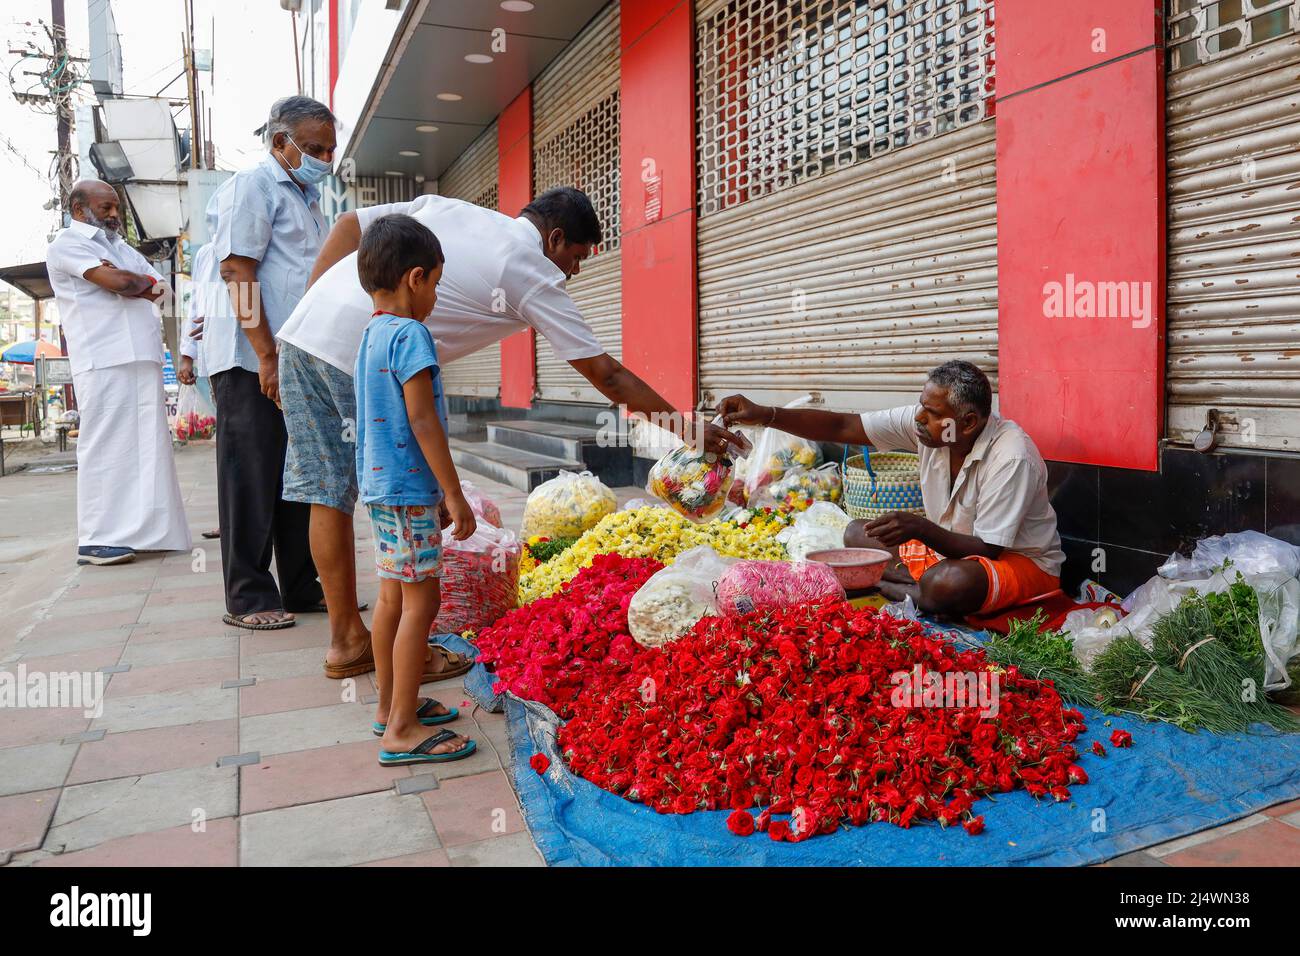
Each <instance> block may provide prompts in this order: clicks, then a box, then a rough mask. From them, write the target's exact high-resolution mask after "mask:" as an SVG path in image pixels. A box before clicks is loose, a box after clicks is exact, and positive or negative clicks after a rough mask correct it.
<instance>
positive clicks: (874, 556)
mask: <svg viewBox="0 0 1300 956" xmlns="http://www.w3.org/2000/svg"><path fill="white" fill-rule="evenodd" d="M807 557H808V560H809V561H818V562H820V563H822V564H825V565H827V566H828V567H830V569H831V570H832V571H834V572H835V577H836V579H837V580H838V581H839V582H840V586H841V587H843V588H844V590H846V591H860V590H862V589H863V588H870V587H875V585H876V584H878V583H879V582H880V579H881V578H882V577H883V576H884V574H885V568H886V567H887V566H888V565H889V559H890V557H891V555H890V553H889V552H888V551H879V550H877V549H876V548H828V549H827V550H825V551H810V552H808V555H807Z"/></svg>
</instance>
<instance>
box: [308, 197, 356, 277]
mask: <svg viewBox="0 0 1300 956" xmlns="http://www.w3.org/2000/svg"><path fill="white" fill-rule="evenodd" d="M360 246H361V223H360V221H359V220H358V219H357V214H356V213H355V212H345V213H343V215H341V216H339V218H338V220H337V221H336V222H335V223H334V228H333V229H331V230H330V234H329V235H328V236H326V237H325V243H324V244H323V245H322V246H321V247H320V252H319V253H318V254H317V256H316V265H314V266H312V270H311V276H310V277H309V278H308V279H307V288H309V289H310V288H311V287H312V286H313V285H314V284H315V283H316V280H317V279H319V278H320V277H321V276H323V275H324V274H325V273H326V272H327V271H329V268H330V266H332V265H334V263H336V262H338V261H339V260H341V259H346V258H347V257H348V256H350V255H352V253H354V252H356V251H357V249H358V248H360Z"/></svg>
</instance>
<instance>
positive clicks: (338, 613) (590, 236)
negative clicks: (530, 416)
mask: <svg viewBox="0 0 1300 956" xmlns="http://www.w3.org/2000/svg"><path fill="white" fill-rule="evenodd" d="M390 213H405V214H406V215H409V216H413V217H414V218H415V219H416V220H417V221H419V222H420V223H422V224H423V225H425V226H427V227H428V228H429V230H430V231H432V232H433V234H434V235H436V236H437V237H438V241H439V242H440V243H441V244H442V249H443V252H444V253H445V254H446V259H447V261H446V264H445V265H444V266H443V272H442V279H441V281H440V282H439V283H438V302H437V304H436V305H435V306H434V310H433V312H432V314H431V315H430V316H429V318H428V319H427V320H425V323H424V324H425V327H426V328H427V329H428V330H429V331H430V332H431V333H432V334H433V337H434V339H435V341H436V342H437V346H438V357H439V359H440V360H441V361H442V362H443V363H447V362H454V361H456V360H457V359H459V358H463V357H464V356H466V355H469V354H471V353H473V352H477V351H478V350H479V349H482V348H485V347H487V346H489V345H491V344H492V343H494V342H499V341H500V340H501V339H503V338H505V337H506V336H508V335H511V334H513V333H515V332H519V331H522V330H525V329H535V330H536V331H538V332H540V333H541V334H542V335H543V336H545V337H546V339H547V341H549V342H550V343H551V347H552V348H553V349H554V351H555V354H556V355H557V356H559V357H560V358H562V359H565V360H567V361H568V362H569V364H570V365H572V366H573V368H574V369H575V370H577V371H578V372H580V373H581V374H582V375H583V376H584V377H585V378H586V379H587V380H588V381H589V382H591V383H592V384H593V385H594V386H596V388H597V389H599V390H600V392H601V394H603V395H604V396H605V397H606V398H608V399H609V400H610V401H611V402H613V403H615V404H620V405H622V406H624V407H625V408H627V409H628V410H629V411H631V412H638V413H642V414H644V415H647V416H652V415H665V414H669V415H671V417H670V418H669V419H668V420H669V421H672V422H675V423H676V424H677V426H678V430H679V433H681V434H683V437H686V436H687V435H689V434H691V433H693V432H694V429H693V428H691V427H690V426H689V425H688V423H687V421H686V418H685V417H684V416H682V415H672V414H671V413H672V412H673V407H672V406H671V405H669V404H668V402H667V401H665V400H664V399H663V398H662V397H660V396H659V395H658V394H657V393H656V392H655V391H654V389H652V388H650V386H649V385H647V384H646V383H645V382H643V381H641V379H640V378H638V377H637V376H636V375H634V374H633V373H632V372H630V371H629V370H628V369H626V368H624V367H623V365H622V364H621V363H619V362H618V360H616V359H614V358H613V357H612V356H610V355H608V354H607V353H606V352H605V347H604V346H603V345H601V344H600V342H599V341H598V340H597V339H596V337H595V336H594V335H593V334H592V332H591V329H590V328H589V327H588V326H587V323H586V322H584V321H583V318H582V315H581V314H580V313H579V312H578V308H577V306H576V305H574V303H573V300H572V299H571V298H570V297H569V293H568V292H567V290H566V289H565V282H566V281H567V280H568V279H569V278H571V277H572V276H575V275H577V274H578V271H579V269H580V267H581V265H580V264H581V262H582V261H583V260H584V259H586V258H587V257H588V256H589V255H591V253H592V248H593V247H594V246H597V245H598V244H599V243H600V241H601V239H602V233H601V226H600V220H599V219H598V218H597V216H596V212H595V209H593V208H592V205H591V200H590V199H588V198H587V196H586V195H584V194H583V193H582V192H581V191H579V190H577V189H574V188H572V187H561V188H559V189H552V190H550V191H548V192H546V193H543V194H542V195H541V196H538V197H537V198H536V199H534V200H533V201H532V202H531V203H529V204H528V206H526V207H525V208H524V210H523V212H522V213H521V214H520V215H519V217H518V218H513V219H512V218H511V217H509V216H505V215H502V214H501V213H499V212H495V211H493V210H490V209H484V208H483V207H481V206H475V205H473V204H471V203H467V202H462V201H460V200H457V199H450V198H447V197H445V196H430V195H425V196H419V197H418V198H416V199H414V200H412V201H411V202H405V203H392V204H389V205H384V206H373V207H370V208H368V209H361V210H358V211H357V212H355V213H345V214H344V215H342V216H340V217H339V220H338V222H337V223H335V225H334V228H333V230H332V231H331V232H330V235H329V238H328V239H326V241H325V244H324V245H323V246H322V248H321V252H320V256H319V258H318V259H317V261H316V267H315V268H314V269H313V271H312V277H311V280H310V283H309V285H310V288H309V289H308V291H307V294H306V295H305V296H303V298H302V301H301V302H300V303H298V307H297V309H295V310H294V313H293V315H292V316H291V317H290V319H289V321H287V322H286V323H285V324H284V326H283V327H282V328H281V329H280V331H279V333H278V334H277V337H278V339H279V342H280V382H281V389H282V391H283V394H284V398H285V401H284V408H285V423H286V425H287V427H288V430H289V452H288V455H287V456H286V460H285V474H284V496H285V498H287V499H289V500H293V501H303V502H308V503H310V504H311V506H312V515H311V535H312V537H311V541H312V557H313V558H314V559H315V562H316V567H317V570H318V571H319V572H320V578H321V585H322V586H323V587H324V589H325V603H326V606H327V607H328V608H329V614H330V639H331V641H330V650H329V652H328V654H327V655H326V663H325V673H326V675H327V676H329V677H335V678H343V677H352V676H355V675H357V674H361V673H365V672H366V671H369V670H373V669H374V664H373V661H372V658H371V656H370V635H369V632H368V631H367V630H366V627H365V624H364V623H362V620H361V617H360V615H359V614H357V613H356V610H355V607H356V560H355V552H354V545H353V538H352V509H353V505H354V503H355V501H356V495H357V481H356V473H355V469H354V454H355V448H354V445H353V444H352V443H351V439H350V435H351V433H352V431H353V430H354V428H355V419H356V408H355V402H354V400H353V398H352V368H353V366H354V364H355V362H356V357H357V350H358V348H359V346H360V343H361V335H362V332H364V331H365V328H366V325H367V323H368V322H369V321H370V316H371V311H372V309H373V306H372V304H371V302H370V298H369V297H368V296H367V295H366V294H365V292H364V291H363V290H362V288H361V284H360V281H359V280H358V278H357V264H356V250H357V247H358V245H359V244H360V241H361V233H362V231H363V230H364V229H365V228H366V227H367V226H368V225H370V223H372V222H374V221H375V220H376V219H378V218H379V217H381V216H385V215H388V214H390ZM317 280H319V281H317ZM349 423H352V427H349ZM702 431H703V434H702V435H700V436H699V441H701V442H702V443H703V444H704V445H705V446H706V447H708V448H709V449H710V450H712V451H716V452H722V451H724V450H725V449H726V447H727V445H728V443H730V442H736V441H738V439H737V438H736V436H734V435H732V434H731V433H730V432H727V431H726V430H724V429H721V428H718V427H716V426H713V425H705V426H704V428H703V429H702ZM440 650H441V653H442V656H443V657H444V658H445V664H446V668H447V669H445V670H443V671H441V672H440V673H444V674H445V675H446V676H452V675H454V674H456V673H459V672H461V670H462V669H468V663H469V662H468V661H464V660H460V659H459V658H458V657H457V655H454V654H452V653H451V652H449V651H445V650H444V649H440Z"/></svg>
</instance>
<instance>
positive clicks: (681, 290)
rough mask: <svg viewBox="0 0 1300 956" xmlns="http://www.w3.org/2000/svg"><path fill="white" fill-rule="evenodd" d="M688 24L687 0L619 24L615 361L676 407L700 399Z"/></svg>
mask: <svg viewBox="0 0 1300 956" xmlns="http://www.w3.org/2000/svg"><path fill="white" fill-rule="evenodd" d="M694 23H695V18H694V11H693V6H692V3H691V2H690V0H639V2H636V3H628V4H624V6H623V9H622V13H621V18H620V31H621V38H620V44H621V57H620V61H619V62H620V67H619V69H620V93H619V109H620V130H621V141H620V150H619V154H620V166H621V169H620V177H621V204H622V205H621V218H622V228H623V234H622V242H623V252H622V259H623V364H624V365H626V366H627V367H628V368H630V369H631V370H632V371H634V372H635V373H636V374H637V375H640V376H641V377H642V378H643V379H645V380H646V382H647V383H648V384H649V385H650V386H651V387H652V388H654V389H655V390H656V391H657V392H659V394H660V395H662V396H663V397H664V398H665V399H667V400H668V401H669V402H670V403H672V404H673V405H674V406H675V407H676V408H678V409H683V410H684V409H690V408H693V407H694V406H695V401H696V397H697V394H698V391H697V390H698V377H697V368H696V366H697V355H698V348H697V343H698V323H697V320H696V274H695V68H694V37H695V29H694ZM656 206H657V208H656ZM647 209H649V213H647Z"/></svg>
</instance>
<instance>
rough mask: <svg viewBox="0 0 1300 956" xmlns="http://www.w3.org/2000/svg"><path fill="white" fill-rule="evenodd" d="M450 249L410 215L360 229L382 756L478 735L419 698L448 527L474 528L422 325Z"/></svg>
mask: <svg viewBox="0 0 1300 956" xmlns="http://www.w3.org/2000/svg"><path fill="white" fill-rule="evenodd" d="M443 261H444V260H443V255H442V247H441V246H440V245H439V244H438V240H437V238H436V237H435V236H434V234H433V233H432V232H430V231H429V230H428V229H427V228H425V227H424V226H422V225H421V224H420V223H418V222H416V221H415V220H414V219H412V218H411V217H410V216H401V215H394V216H384V217H382V218H380V219H377V220H376V221H375V222H374V223H372V224H371V226H370V227H369V228H368V229H367V230H366V232H365V234H364V235H363V236H362V237H361V246H360V248H359V250H358V253H357V273H358V275H359V277H360V279H361V285H362V288H364V289H365V290H366V292H368V293H369V294H370V297H371V300H372V301H373V302H374V305H375V314H374V318H372V319H371V320H370V324H369V325H368V326H367V327H366V331H365V335H364V337H363V338H362V340H361V351H360V353H359V354H358V355H357V365H356V371H355V375H354V384H355V388H356V393H357V482H358V484H359V486H360V492H361V500H362V501H363V502H364V503H365V504H366V506H367V508H369V510H370V521H371V524H372V526H373V527H374V534H375V565H376V567H377V570H378V573H379V578H380V582H379V602H378V603H377V604H376V606H375V618H374V623H373V626H372V638H371V640H372V644H373V647H374V655H375V672H376V674H375V676H376V677H377V678H378V683H379V709H378V713H377V714H376V718H375V725H374V732H375V734H376V735H378V736H381V737H382V742H383V746H382V749H381V750H380V751H379V763H380V764H382V765H383V766H397V765H402V764H416V763H438V762H442V761H447V760H459V759H461V758H462V757H468V756H469V755H470V754H472V753H473V752H474V749H475V746H476V745H475V743H474V741H473V740H470V739H468V738H465V737H461V736H459V735H458V734H455V733H453V732H452V731H450V730H441V731H438V732H436V733H433V734H432V735H430V734H429V732H428V730H427V729H426V728H428V727H431V726H434V725H437V724H445V723H447V722H449V721H452V720H455V719H456V717H457V711H456V708H454V707H453V708H451V709H448V708H446V707H444V706H443V705H442V704H440V703H439V702H438V701H436V700H433V699H432V698H425V699H423V700H422V699H420V696H419V694H420V679H421V675H422V674H423V673H424V669H425V658H426V655H427V652H428V636H429V628H430V625H432V624H433V620H434V618H435V617H436V616H437V614H438V605H439V603H440V601H441V597H442V596H441V592H440V590H439V585H438V574H439V570H440V568H441V564H442V530H441V529H442V527H444V526H446V525H447V524H449V523H454V525H455V528H454V531H453V532H452V534H453V536H454V537H455V538H456V540H457V541H463V540H465V539H466V538H468V537H469V536H470V535H472V534H473V533H474V525H475V520H474V513H473V511H472V510H471V509H470V506H469V503H468V502H467V501H466V500H465V496H464V494H462V492H461V488H460V479H459V477H457V475H456V466H455V465H454V464H452V460H451V452H450V450H449V449H448V447H447V430H446V418H447V412H446V408H445V402H444V399H443V394H442V376H441V375H440V374H439V371H438V355H437V351H436V349H435V347H434V342H433V336H432V335H430V334H429V330H428V329H426V328H425V327H424V325H423V324H422V323H423V322H424V320H425V319H426V318H428V316H429V313H430V312H432V311H433V306H434V303H435V302H436V301H437V298H438V293H437V287H438V280H439V278H441V276H442V264H443Z"/></svg>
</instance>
